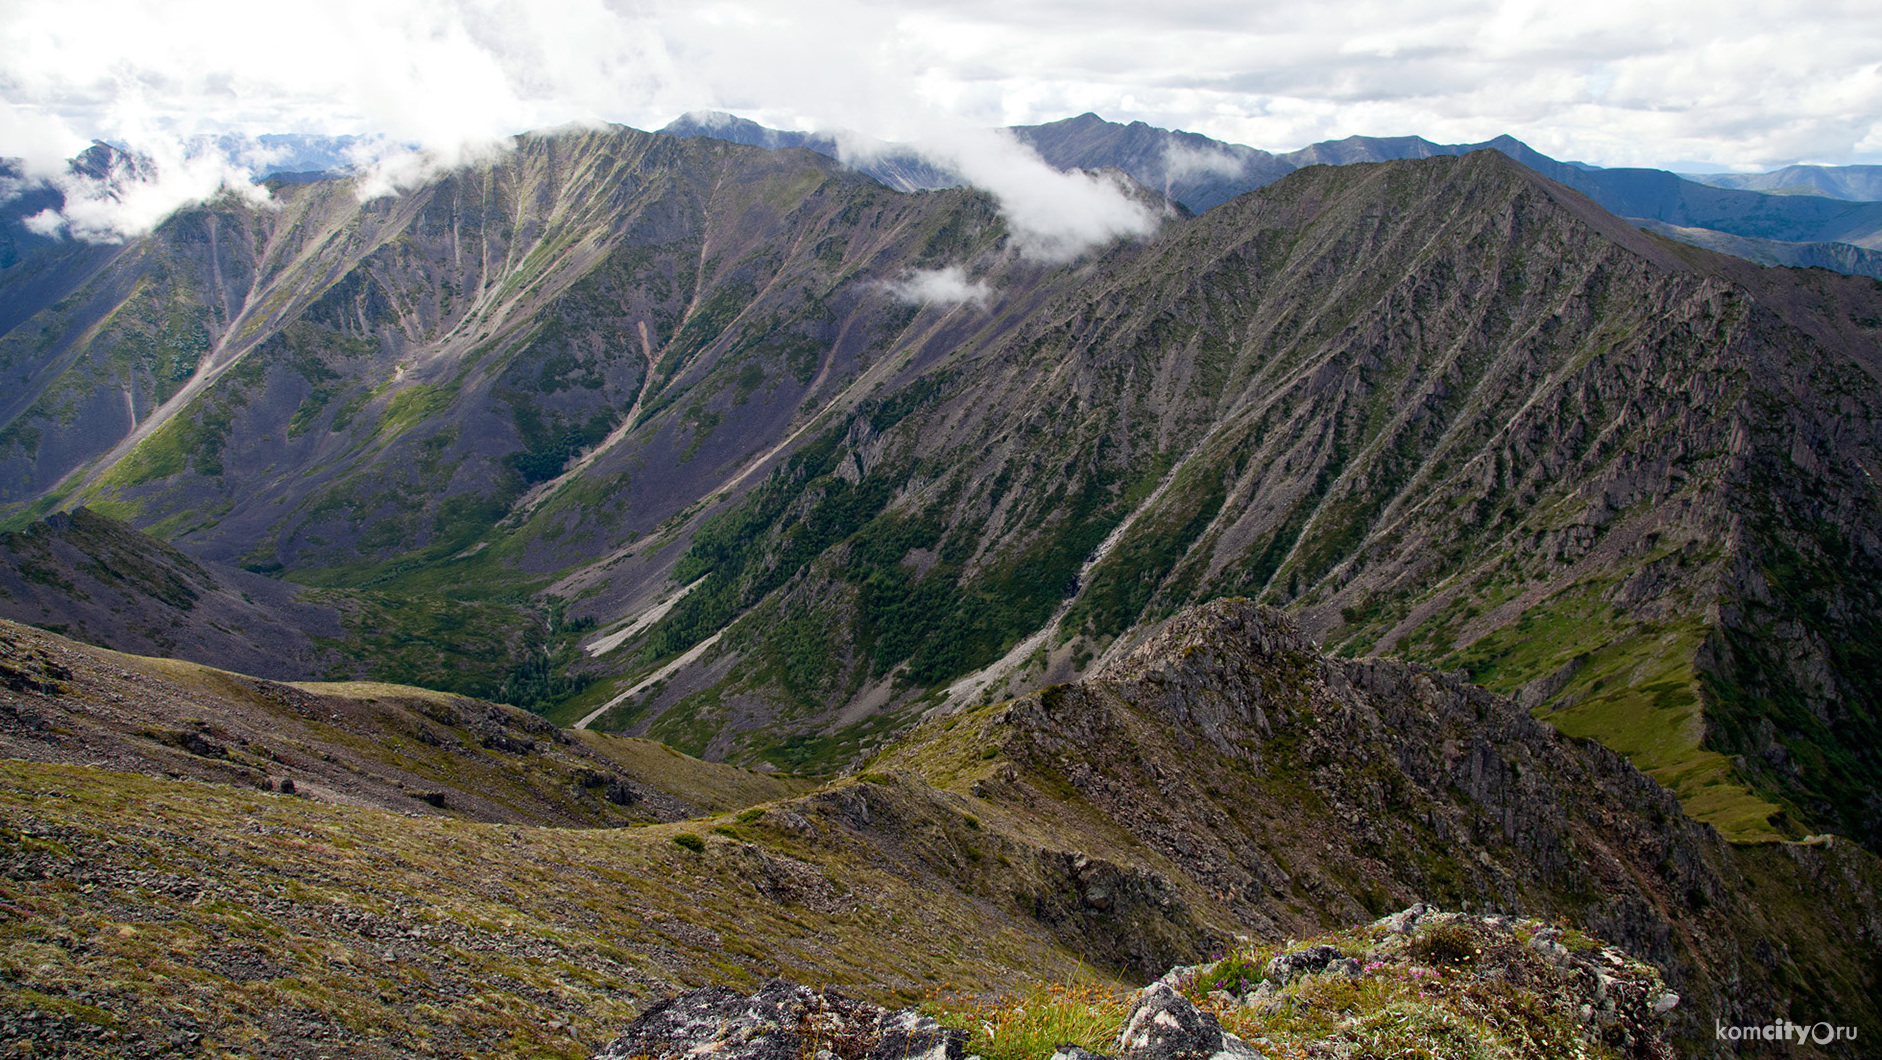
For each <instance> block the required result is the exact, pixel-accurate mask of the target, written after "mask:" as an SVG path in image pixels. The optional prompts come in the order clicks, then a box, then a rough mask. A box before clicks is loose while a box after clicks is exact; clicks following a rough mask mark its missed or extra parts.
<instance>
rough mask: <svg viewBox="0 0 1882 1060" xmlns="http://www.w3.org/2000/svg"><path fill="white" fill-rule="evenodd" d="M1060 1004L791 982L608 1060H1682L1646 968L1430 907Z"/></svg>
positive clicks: (1579, 943)
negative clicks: (927, 999) (897, 1003)
mask: <svg viewBox="0 0 1882 1060" xmlns="http://www.w3.org/2000/svg"><path fill="white" fill-rule="evenodd" d="M1052 994H1053V992H1050V991H1049V992H1045V993H1042V994H1041V995H1040V996H1038V997H1035V998H1031V999H1021V1000H1018V1001H1009V1002H1007V1003H1003V1004H1002V1005H1000V1006H995V1007H994V1008H991V1009H989V1008H974V1007H971V1006H968V1007H961V1006H950V1005H949V1004H947V1003H945V1002H942V1003H937V1004H930V1005H926V1006H922V1007H920V1008H904V1009H899V1010H887V1009H883V1008H880V1007H878V1006H875V1005H871V1004H869V1003H867V1002H863V1001H858V1000H855V999H852V998H849V997H847V996H845V995H843V994H841V993H839V992H837V991H835V990H812V989H810V988H809V987H805V986H800V985H796V984H793V983H789V982H786V981H784V980H781V979H774V980H772V981H770V982H769V983H766V984H765V985H764V987H763V988H762V989H760V990H759V991H758V992H757V993H755V994H752V995H751V996H749V997H746V996H743V995H740V994H739V993H737V992H736V991H733V990H730V989H727V988H725V987H705V988H702V989H699V990H694V991H691V992H688V993H685V994H680V995H678V996H676V997H672V998H668V999H667V1000H665V1001H662V1002H660V1003H658V1004H656V1005H654V1006H653V1007H652V1008H650V1009H648V1010H647V1011H646V1012H645V1013H643V1014H642V1015H641V1016H640V1017H639V1018H638V1019H636V1020H635V1021H634V1023H633V1024H632V1025H631V1026H630V1027H628V1029H627V1032H626V1033H625V1034H623V1035H622V1036H621V1037H620V1038H618V1039H616V1040H615V1041H614V1042H612V1043H610V1044H609V1045H608V1046H607V1047H606V1048H605V1049H603V1050H602V1051H601V1052H599V1053H597V1054H595V1060H681V1058H703V1057H711V1058H712V1060H977V1058H979V1057H982V1056H984V1057H985V1058H986V1060H1047V1058H1048V1057H1049V1058H1050V1060H1267V1058H1270V1057H1280V1056H1289V1057H1295V1056H1308V1057H1322V1056H1324V1057H1347V1056H1437V1055H1443V1056H1452V1055H1457V1056H1471V1057H1483V1058H1501V1057H1509V1058H1512V1060H1513V1058H1518V1057H1520V1058H1524V1060H1529V1058H1538V1057H1540V1058H1550V1057H1626V1058H1639V1060H1669V1058H1671V1057H1673V1056H1674V1055H1676V1054H1675V1051H1674V1049H1673V1047H1672V1046H1671V1044H1670V1043H1669V1042H1668V1040H1667V1037H1666V1031H1665V1016H1666V1015H1667V1014H1668V1013H1669V1012H1671V1011H1672V1010H1673V1009H1674V1008H1675V1007H1677V1005H1678V1004H1679V998H1678V996H1676V995H1674V994H1671V993H1669V992H1667V991H1666V989H1665V987H1664V984H1663V983H1662V981H1661V979H1660V976H1659V973H1658V972H1657V971H1655V970H1654V969H1653V968H1652V967H1651V966H1649V965H1646V964H1644V963H1642V962H1640V961H1637V960H1635V959H1633V958H1631V957H1629V956H1627V955H1626V954H1624V953H1621V952H1620V951H1618V950H1616V949H1614V948H1612V947H1609V946H1605V945H1602V944H1601V943H1599V942H1597V941H1595V940H1594V939H1591V938H1589V937H1588V936H1586V935H1582V934H1580V933H1579V932H1576V931H1573V930H1569V929H1563V928H1560V927H1555V926H1551V925H1548V924H1545V923H1543V922H1541V921H1538V920H1532V919H1522V918H1517V917H1507V916H1477V915H1469V914H1458V913H1441V912H1437V911H1435V910H1428V909H1427V908H1426V907H1424V906H1423V905H1417V906H1413V907H1412V908H1410V909H1407V910H1405V911H1403V912H1400V913H1396V914H1394V915H1392V916H1389V917H1385V918H1382V919H1380V920H1378V921H1376V922H1374V923H1373V924H1371V925H1369V926H1366V927H1363V928H1359V929H1356V930H1354V931H1349V932H1343V933H1340V934H1336V935H1329V936H1324V937H1322V938H1319V939H1313V940H1308V941H1306V942H1294V941H1291V940H1290V941H1289V942H1287V943H1283V944H1281V945H1278V946H1256V945H1248V946H1245V947H1243V948H1241V949H1239V950H1237V952H1235V953H1231V954H1229V955H1227V956H1225V957H1223V958H1221V959H1219V960H1217V961H1214V962H1212V963H1210V964H1204V965H1195V966H1189V967H1180V968H1174V969H1171V970H1170V971H1169V972H1168V973H1167V974H1165V975H1164V976H1163V977H1161V978H1160V979H1158V980H1156V981H1155V982H1153V983H1151V984H1150V985H1148V986H1146V987H1144V988H1143V989H1141V990H1138V991H1136V992H1134V993H1131V994H1129V995H1126V996H1121V997H1114V998H1109V999H1104V998H1100V997H1095V996H1094V995H1092V994H1090V993H1084V994H1076V995H1066V996H1065V997H1064V998H1062V999H1057V998H1054V997H1053V996H1052ZM1054 1031H1058V1032H1060V1033H1061V1034H1063V1036H1064V1037H1066V1038H1077V1037H1082V1038H1083V1039H1084V1040H1083V1041H1076V1040H1056V1039H1057V1037H1058V1036H1057V1035H1055V1034H1053V1033H1052V1032H1054ZM1041 1043H1045V1044H1043V1045H1042V1044H1041ZM970 1049H971V1050H972V1051H973V1054H974V1055H973V1056H969V1055H968V1054H969V1050H970Z"/></svg>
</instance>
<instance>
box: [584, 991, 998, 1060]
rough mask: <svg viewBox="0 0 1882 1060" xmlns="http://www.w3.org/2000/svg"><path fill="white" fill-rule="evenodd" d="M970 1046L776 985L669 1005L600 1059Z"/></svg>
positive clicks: (865, 1056)
mask: <svg viewBox="0 0 1882 1060" xmlns="http://www.w3.org/2000/svg"><path fill="white" fill-rule="evenodd" d="M966 1041H967V1035H966V1034H965V1033H964V1032H962V1031H958V1030H953V1029H951V1028H947V1027H943V1026H941V1025H940V1024H939V1023H937V1022H935V1020H934V1019H933V1018H932V1017H930V1016H925V1015H922V1014H921V1013H920V1012H918V1011H916V1010H914V1009H901V1010H897V1011H884V1010H883V1009H882V1008H880V1007H878V1006H876V1005H871V1004H869V1003H868V1002H866V1001H858V1000H855V999H854V998H849V997H845V996H844V995H842V994H840V993H838V992H837V991H835V990H822V991H817V990H812V989H810V988H809V987H806V986H799V985H797V984H794V983H790V982H786V981H785V980H783V979H773V980H771V981H770V982H768V983H766V984H765V985H764V986H763V987H762V988H761V989H759V991H758V992H757V993H755V994H753V995H751V996H750V997H745V996H742V995H740V994H739V993H738V992H737V991H734V990H730V989H727V988H726V987H722V986H708V987H701V988H700V989H698V990H692V991H688V992H687V993H684V994H680V995H678V996H676V997H671V998H668V999H666V1000H665V1001H662V1002H660V1003H659V1004H656V1005H654V1006H653V1007H652V1008H649V1009H648V1010H647V1011H645V1012H643V1013H641V1014H640V1017H639V1018H637V1019H636V1020H634V1022H633V1023H632V1024H629V1025H628V1028H627V1031H626V1033H624V1034H622V1035H621V1036H620V1037H619V1038H616V1039H615V1040H614V1041H612V1042H610V1043H608V1045H607V1047H606V1048H604V1049H602V1050H601V1051H600V1052H599V1053H596V1054H595V1058H594V1060H630V1058H646V1060H679V1058H681V1057H692V1058H704V1057H711V1058H712V1060H804V1058H806V1057H822V1058H825V1060H961V1047H962V1045H963V1044H965V1042H966Z"/></svg>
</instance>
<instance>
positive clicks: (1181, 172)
mask: <svg viewBox="0 0 1882 1060" xmlns="http://www.w3.org/2000/svg"><path fill="white" fill-rule="evenodd" d="M1246 168H1247V163H1245V162H1244V161H1243V160H1241V159H1239V158H1236V157H1235V156H1234V155H1233V154H1230V153H1229V152H1227V151H1221V150H1216V149H1213V148H1205V147H1191V146H1189V145H1188V144H1184V143H1179V142H1177V141H1175V140H1172V141H1170V143H1169V144H1168V145H1167V146H1165V147H1164V149H1163V177H1164V180H1166V181H1178V180H1183V179H1185V178H1188V177H1192V176H1198V175H1202V176H1216V177H1234V176H1239V175H1240V174H1241V172H1242V171H1243V170H1244V169H1246ZM1165 190H1166V191H1167V190H1168V189H1167V188H1166V189H1165Z"/></svg>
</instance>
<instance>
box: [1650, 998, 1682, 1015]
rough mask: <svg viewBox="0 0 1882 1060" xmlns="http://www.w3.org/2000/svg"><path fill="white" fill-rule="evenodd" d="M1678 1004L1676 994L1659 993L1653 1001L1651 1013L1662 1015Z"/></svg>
mask: <svg viewBox="0 0 1882 1060" xmlns="http://www.w3.org/2000/svg"><path fill="white" fill-rule="evenodd" d="M1678 1006H1679V995H1678V994H1661V995H1660V996H1659V998H1657V999H1656V1000H1655V1001H1654V1002H1653V1014H1654V1015H1656V1016H1664V1015H1666V1014H1667V1013H1669V1012H1671V1011H1673V1010H1674V1009H1675V1008H1677V1007H1678Z"/></svg>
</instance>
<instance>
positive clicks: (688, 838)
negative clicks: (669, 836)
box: [673, 832, 706, 854]
mask: <svg viewBox="0 0 1882 1060" xmlns="http://www.w3.org/2000/svg"><path fill="white" fill-rule="evenodd" d="M673 844H674V845H675V846H680V847H685V848H686V849H687V850H690V851H692V852H693V853H695V854H698V853H700V852H702V851H704V850H705V849H706V841H705V840H703V839H701V838H699V837H698V836H696V835H694V834H693V833H691V832H681V833H680V834H679V835H676V836H674V837H673Z"/></svg>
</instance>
